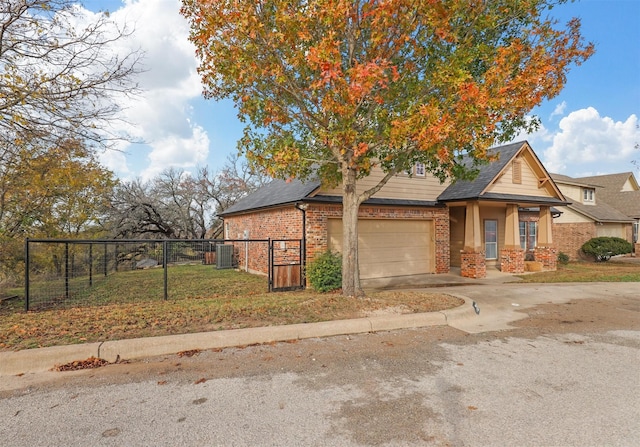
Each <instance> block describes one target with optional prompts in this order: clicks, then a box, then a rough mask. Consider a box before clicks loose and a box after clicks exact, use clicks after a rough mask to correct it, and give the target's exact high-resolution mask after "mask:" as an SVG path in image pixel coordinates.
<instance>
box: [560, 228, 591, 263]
mask: <svg viewBox="0 0 640 447" xmlns="http://www.w3.org/2000/svg"><path fill="white" fill-rule="evenodd" d="M594 237H596V225H595V223H593V222H582V223H554V224H553V242H554V245H555V246H556V248H557V251H558V253H565V254H566V255H568V256H569V259H571V260H572V261H575V260H578V259H580V247H582V245H583V244H584V243H585V242H587V241H588V240H589V239H592V238H594Z"/></svg>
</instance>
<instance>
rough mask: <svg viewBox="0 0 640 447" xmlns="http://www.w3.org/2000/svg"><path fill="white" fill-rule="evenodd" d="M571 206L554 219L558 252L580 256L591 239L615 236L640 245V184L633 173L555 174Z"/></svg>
mask: <svg viewBox="0 0 640 447" xmlns="http://www.w3.org/2000/svg"><path fill="white" fill-rule="evenodd" d="M552 177H553V179H554V181H555V182H556V184H557V185H558V186H559V187H560V190H561V191H562V193H563V194H564V195H565V196H566V197H567V198H568V199H569V200H571V202H572V203H571V205H569V206H568V207H567V209H566V210H565V211H564V212H563V214H562V216H560V217H559V218H558V219H556V220H555V221H554V230H553V231H554V235H555V237H556V243H557V247H558V251H559V252H563V253H566V254H567V255H569V257H570V258H571V259H579V258H580V247H581V246H582V244H584V243H585V242H587V241H588V240H589V239H591V238H594V237H600V236H613V237H619V238H622V239H626V240H628V241H629V242H632V243H635V244H636V249H635V251H636V253H638V252H639V251H640V247H639V245H640V244H638V225H639V222H640V187H638V182H637V181H636V179H635V177H634V176H633V173H631V172H625V173H620V174H608V175H597V176H592V177H580V178H572V177H568V176H566V175H560V174H552Z"/></svg>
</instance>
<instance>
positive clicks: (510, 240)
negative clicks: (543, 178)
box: [500, 203, 524, 273]
mask: <svg viewBox="0 0 640 447" xmlns="http://www.w3.org/2000/svg"><path fill="white" fill-rule="evenodd" d="M500 270H501V271H503V272H505V273H523V272H524V250H523V249H522V247H521V246H520V219H519V217H518V205H517V204H511V203H510V204H507V212H506V216H505V229H504V245H503V247H502V248H501V249H500Z"/></svg>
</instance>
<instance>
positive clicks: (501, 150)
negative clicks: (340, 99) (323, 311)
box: [221, 142, 568, 280]
mask: <svg viewBox="0 0 640 447" xmlns="http://www.w3.org/2000/svg"><path fill="white" fill-rule="evenodd" d="M492 153H494V154H497V155H498V158H497V160H496V161H493V162H491V163H489V164H486V165H482V166H480V167H479V174H478V176H477V178H476V180H474V181H472V182H470V181H458V182H456V183H453V184H451V183H445V184H441V183H440V182H439V181H438V179H436V178H435V177H433V176H431V175H430V174H428V173H427V172H426V171H425V168H424V166H423V165H420V164H418V165H416V166H414V168H413V172H411V173H402V174H398V175H396V176H395V177H393V178H392V179H391V180H390V181H389V182H388V183H387V184H386V185H385V186H384V187H383V188H382V189H381V190H380V191H379V192H378V193H377V194H375V195H374V197H372V198H371V199H370V200H367V201H366V202H364V203H363V204H362V205H361V206H360V209H359V214H358V216H359V224H358V246H359V248H358V257H359V264H360V276H361V278H362V279H364V280H366V279H368V278H383V277H401V276H411V275H420V274H426V273H433V274H439V273H448V272H449V271H450V270H451V268H452V267H453V268H456V270H457V268H459V269H460V274H461V275H462V276H466V277H472V278H481V277H484V276H485V275H486V269H487V268H498V269H500V270H502V271H504V272H510V273H522V272H523V271H524V261H525V256H526V254H527V253H530V255H531V256H532V257H534V258H535V259H536V260H538V261H540V262H542V264H543V265H544V267H545V268H547V269H555V267H556V257H557V250H556V247H555V245H554V243H553V237H552V227H553V226H552V216H553V215H557V214H558V212H557V210H556V209H555V208H554V207H556V206H563V205H566V204H567V203H568V202H567V201H566V199H565V197H564V196H563V194H562V193H561V192H560V189H559V188H558V187H557V186H556V184H555V183H554V181H553V179H552V178H551V177H550V175H549V174H548V173H547V171H546V169H545V168H544V166H543V165H542V163H541V162H540V160H539V159H538V157H537V156H536V155H535V153H534V152H533V150H532V149H531V147H530V146H529V144H528V143H527V142H518V143H512V144H509V145H505V146H501V147H497V148H494V149H493V150H492ZM382 175H383V174H382V172H376V171H374V172H372V174H371V175H370V176H369V177H367V178H364V179H362V180H361V181H359V184H358V189H359V190H361V191H364V190H365V189H367V188H370V187H372V186H373V185H375V184H376V183H377V182H378V180H379V179H380V178H381V176H382ZM341 201H342V197H341V191H340V189H339V188H326V187H323V186H322V185H321V183H320V182H319V181H308V182H305V183H303V182H300V181H298V180H293V181H290V182H285V181H281V180H274V181H273V182H271V183H269V184H268V185H266V186H264V187H263V188H261V189H260V190H258V191H256V192H255V193H253V194H251V195H249V196H248V197H246V198H245V199H243V200H241V201H239V202H238V203H236V204H235V205H233V206H232V207H230V208H229V209H227V210H226V211H225V212H224V213H221V216H222V217H223V219H224V231H225V238H227V239H239V238H242V237H249V238H251V239H267V238H271V239H289V238H293V239H304V247H305V251H306V261H307V262H309V261H310V260H312V259H313V258H314V257H315V256H316V255H317V254H319V253H322V252H324V251H326V250H333V251H338V252H339V251H340V250H341V246H342V219H341V218H342V205H341ZM249 257H250V258H252V257H254V258H255V259H256V260H258V259H260V258H262V256H259V254H258V253H256V254H255V256H254V254H249ZM242 263H243V262H242V261H241V262H240V264H241V265H242ZM247 265H248V269H249V270H250V271H254V272H263V273H264V272H266V268H267V267H266V265H264V263H263V262H257V261H256V262H253V261H252V260H251V259H249V261H248V263H247Z"/></svg>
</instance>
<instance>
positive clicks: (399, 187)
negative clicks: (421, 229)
mask: <svg viewBox="0 0 640 447" xmlns="http://www.w3.org/2000/svg"><path fill="white" fill-rule="evenodd" d="M383 177H384V173H383V172H382V170H381V169H377V168H374V169H373V170H372V172H371V175H369V176H368V177H365V178H363V179H361V180H358V183H357V187H356V191H357V192H358V194H360V193H362V192H364V191H366V190H367V189H370V188H373V187H374V186H376V185H377V184H378V182H379V181H380V180H381V179H382V178H383ZM447 186H449V183H448V182H446V183H443V184H441V183H440V180H438V179H437V178H436V177H433V176H432V175H430V174H429V173H427V174H426V175H425V176H424V177H419V176H413V177H409V176H408V175H406V174H398V175H396V176H394V177H392V178H391V179H390V180H389V182H387V184H386V185H385V186H383V187H382V189H381V190H380V191H378V193H377V194H375V195H374V196H373V197H375V198H378V199H400V200H402V199H404V200H425V201H435V200H436V199H437V198H438V196H439V195H440V194H441V193H442V191H444V190H445V189H446V187H447ZM315 195H330V196H341V195H342V189H341V187H340V186H338V187H337V188H324V187H323V188H320V190H319V191H318V192H317V193H316V194H315Z"/></svg>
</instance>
